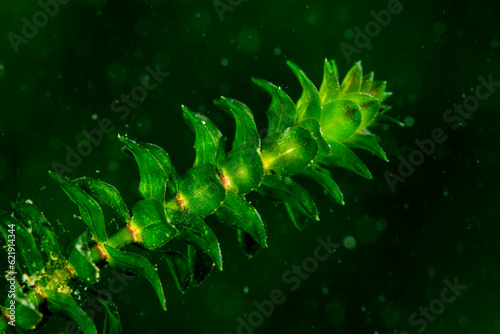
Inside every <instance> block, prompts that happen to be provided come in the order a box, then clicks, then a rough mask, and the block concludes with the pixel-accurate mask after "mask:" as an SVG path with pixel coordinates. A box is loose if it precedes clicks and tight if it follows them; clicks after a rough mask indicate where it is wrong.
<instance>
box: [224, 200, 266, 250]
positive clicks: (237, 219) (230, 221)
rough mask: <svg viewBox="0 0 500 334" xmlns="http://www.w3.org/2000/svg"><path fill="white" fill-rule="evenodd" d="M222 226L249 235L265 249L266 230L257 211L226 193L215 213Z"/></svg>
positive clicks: (243, 201)
mask: <svg viewBox="0 0 500 334" xmlns="http://www.w3.org/2000/svg"><path fill="white" fill-rule="evenodd" d="M215 217H216V218H217V219H218V220H219V221H220V222H221V223H223V224H225V225H227V226H229V227H232V228H235V229H241V230H243V231H245V232H246V233H248V234H250V235H251V236H252V238H254V239H255V241H256V242H258V243H259V245H261V246H262V247H267V241H266V239H267V236H266V228H265V225H264V222H263V221H262V218H261V217H260V215H259V213H258V212H257V210H256V209H255V208H254V207H253V206H252V205H251V204H250V203H248V202H247V201H245V200H244V199H243V198H241V197H239V196H238V195H236V194H235V193H233V192H232V191H228V192H227V195H226V200H225V201H224V203H223V204H222V205H221V206H220V207H219V209H218V210H217V211H216V212H215Z"/></svg>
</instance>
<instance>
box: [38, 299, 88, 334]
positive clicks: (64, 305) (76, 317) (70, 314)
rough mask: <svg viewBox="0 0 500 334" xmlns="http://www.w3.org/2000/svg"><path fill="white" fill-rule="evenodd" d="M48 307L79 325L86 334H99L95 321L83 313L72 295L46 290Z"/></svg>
mask: <svg viewBox="0 0 500 334" xmlns="http://www.w3.org/2000/svg"><path fill="white" fill-rule="evenodd" d="M44 293H45V297H46V298H47V307H48V309H49V311H50V312H52V313H56V314H61V315H63V316H65V317H66V318H68V319H71V320H73V321H74V322H76V323H77V324H78V326H79V327H80V329H81V331H82V332H83V333H84V334H97V329H96V327H95V324H94V321H93V320H92V318H90V317H89V316H88V315H87V313H85V312H83V311H82V309H81V308H80V307H78V304H77V303H76V302H75V300H74V299H73V297H72V296H71V295H70V294H67V293H65V292H59V291H53V290H44Z"/></svg>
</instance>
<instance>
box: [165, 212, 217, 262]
mask: <svg viewBox="0 0 500 334" xmlns="http://www.w3.org/2000/svg"><path fill="white" fill-rule="evenodd" d="M168 215H169V216H170V219H171V220H172V222H173V223H174V224H175V227H176V228H177V229H178V230H179V234H178V235H177V237H176V240H178V241H180V242H182V243H187V244H192V245H195V246H197V247H198V248H199V249H202V250H203V251H204V252H205V253H206V254H207V255H208V256H210V258H211V259H212V261H213V262H214V263H215V265H216V266H217V268H218V269H219V270H222V255H221V251H220V247H219V241H218V240H217V237H216V236H215V234H214V232H213V231H212V229H211V228H210V227H209V226H208V225H207V224H205V222H204V221H203V219H202V218H200V217H199V216H196V215H193V214H191V213H189V212H185V211H177V210H168Z"/></svg>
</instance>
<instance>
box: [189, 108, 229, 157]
mask: <svg viewBox="0 0 500 334" xmlns="http://www.w3.org/2000/svg"><path fill="white" fill-rule="evenodd" d="M196 116H197V117H198V118H199V119H201V120H202V121H203V122H205V126H206V128H207V129H208V131H210V133H211V134H212V137H213V138H214V141H215V147H216V149H215V156H216V157H215V165H216V166H220V163H221V162H222V159H224V155H225V153H226V149H225V143H226V137H224V136H223V135H222V133H221V132H220V130H219V129H218V128H217V126H215V124H214V123H213V122H212V121H211V120H210V119H209V118H208V117H207V116H205V115H202V114H196Z"/></svg>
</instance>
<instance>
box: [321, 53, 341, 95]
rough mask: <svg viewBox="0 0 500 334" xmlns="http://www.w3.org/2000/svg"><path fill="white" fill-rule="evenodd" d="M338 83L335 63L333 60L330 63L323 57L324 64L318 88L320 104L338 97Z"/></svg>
mask: <svg viewBox="0 0 500 334" xmlns="http://www.w3.org/2000/svg"><path fill="white" fill-rule="evenodd" d="M339 94H340V85H339V78H338V73H337V65H336V64H335V61H334V60H332V63H330V62H329V61H328V60H327V59H325V65H324V70H323V82H322V83H321V87H320V89H319V98H320V101H321V105H326V104H328V103H330V102H333V101H335V100H338V99H339V98H340V96H339Z"/></svg>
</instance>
